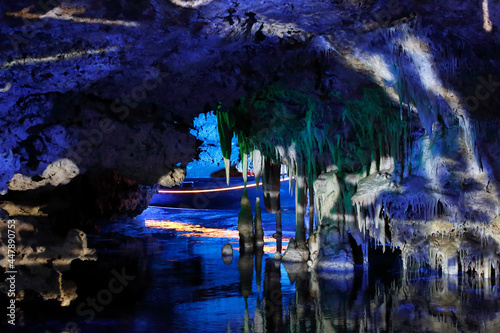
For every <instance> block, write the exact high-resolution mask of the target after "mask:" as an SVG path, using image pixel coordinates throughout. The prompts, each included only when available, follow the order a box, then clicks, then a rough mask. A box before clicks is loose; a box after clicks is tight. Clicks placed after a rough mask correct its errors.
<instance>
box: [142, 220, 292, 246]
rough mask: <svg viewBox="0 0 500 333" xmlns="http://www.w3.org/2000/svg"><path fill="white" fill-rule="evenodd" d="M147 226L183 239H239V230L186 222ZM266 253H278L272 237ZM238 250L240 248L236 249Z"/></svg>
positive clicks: (266, 239) (153, 222) (267, 239)
mask: <svg viewBox="0 0 500 333" xmlns="http://www.w3.org/2000/svg"><path fill="white" fill-rule="evenodd" d="M145 225H146V227H148V228H152V229H168V230H175V231H177V232H178V234H177V235H178V236H182V237H205V238H226V239H235V240H238V239H239V232H238V230H228V229H221V228H207V227H203V226H201V225H198V224H191V223H185V222H175V221H169V220H166V221H165V220H145ZM289 240H290V238H283V243H285V244H288V241H289ZM264 243H265V244H264V252H266V253H274V252H276V239H274V238H272V237H264ZM273 243H274V244H273ZM235 249H236V250H238V248H235ZM285 250H286V245H283V251H285Z"/></svg>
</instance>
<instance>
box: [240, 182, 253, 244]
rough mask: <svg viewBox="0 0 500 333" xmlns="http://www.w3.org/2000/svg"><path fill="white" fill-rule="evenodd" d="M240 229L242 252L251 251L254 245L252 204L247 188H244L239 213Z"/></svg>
mask: <svg viewBox="0 0 500 333" xmlns="http://www.w3.org/2000/svg"><path fill="white" fill-rule="evenodd" d="M238 231H239V236H240V249H241V252H251V251H252V250H253V246H254V234H253V216H252V205H251V204H250V199H248V195H247V190H246V189H245V190H243V196H242V197H241V210H240V213H239V215H238Z"/></svg>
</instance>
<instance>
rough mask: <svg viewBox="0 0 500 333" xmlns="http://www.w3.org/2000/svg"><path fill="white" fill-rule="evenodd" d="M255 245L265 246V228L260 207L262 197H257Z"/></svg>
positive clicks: (257, 246) (258, 246)
mask: <svg viewBox="0 0 500 333" xmlns="http://www.w3.org/2000/svg"><path fill="white" fill-rule="evenodd" d="M254 225H255V247H256V248H262V247H263V246H264V230H263V228H262V215H261V208H260V198H259V197H257V198H256V199H255V223H254Z"/></svg>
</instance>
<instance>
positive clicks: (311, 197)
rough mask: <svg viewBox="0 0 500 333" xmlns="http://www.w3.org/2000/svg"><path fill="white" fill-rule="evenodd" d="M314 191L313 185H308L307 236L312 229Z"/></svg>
mask: <svg viewBox="0 0 500 333" xmlns="http://www.w3.org/2000/svg"><path fill="white" fill-rule="evenodd" d="M314 206H315V204H314V191H313V187H312V186H309V237H311V234H312V233H313V231H314V216H315V214H314V213H315V212H314Z"/></svg>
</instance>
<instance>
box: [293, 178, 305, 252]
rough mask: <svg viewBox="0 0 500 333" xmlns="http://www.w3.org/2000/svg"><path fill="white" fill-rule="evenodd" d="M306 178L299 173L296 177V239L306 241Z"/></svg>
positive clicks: (298, 241)
mask: <svg viewBox="0 0 500 333" xmlns="http://www.w3.org/2000/svg"><path fill="white" fill-rule="evenodd" d="M306 191H307V188H306V179H305V177H304V176H303V175H301V174H299V175H297V178H296V179H295V228H296V229H295V241H296V242H297V243H300V242H305V240H306V237H305V228H304V217H305V212H306Z"/></svg>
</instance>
